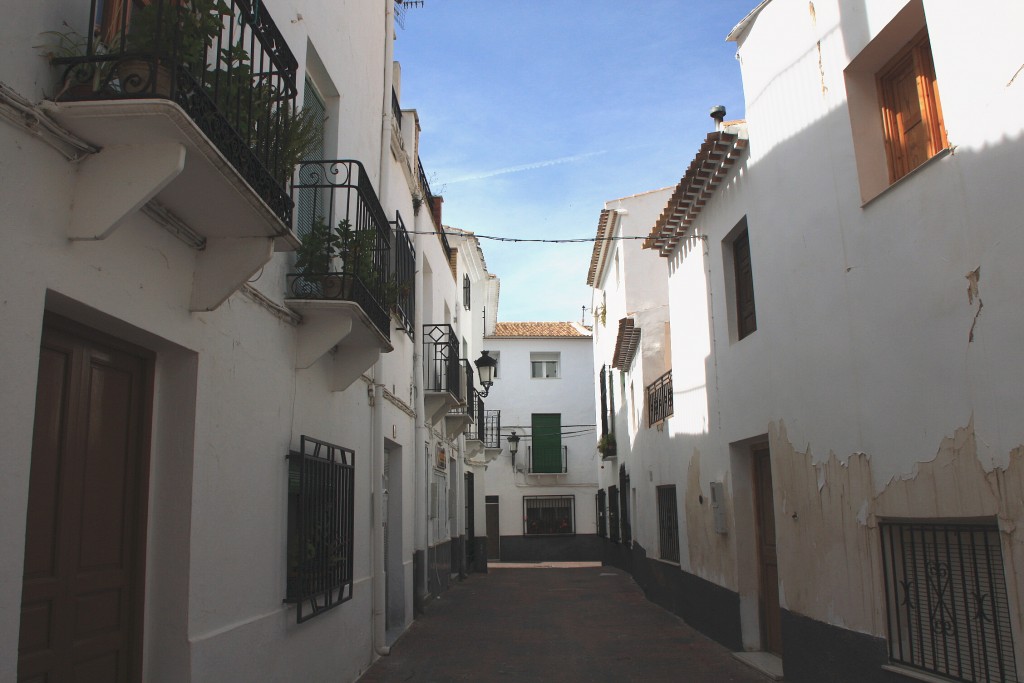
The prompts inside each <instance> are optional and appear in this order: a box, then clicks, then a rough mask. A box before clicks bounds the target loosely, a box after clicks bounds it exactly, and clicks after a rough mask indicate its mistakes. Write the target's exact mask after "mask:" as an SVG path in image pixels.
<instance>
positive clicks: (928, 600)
mask: <svg viewBox="0 0 1024 683" xmlns="http://www.w3.org/2000/svg"><path fill="white" fill-rule="evenodd" d="M880 529H881V536H882V559H883V562H884V568H883V569H884V574H885V596H886V613H887V619H888V629H889V657H890V659H891V660H892V661H893V662H894V663H897V664H900V665H903V666H908V667H912V668H914V669H918V670H920V671H925V672H928V673H932V674H936V675H939V676H944V677H946V678H950V679H952V680H955V681H965V682H971V683H973V682H975V681H1002V682H1004V683H1008V682H1016V681H1018V680H1019V679H1018V677H1017V665H1016V660H1015V656H1014V649H1013V648H1014V645H1013V634H1012V632H1011V628H1010V607H1009V602H1008V598H1007V593H1006V579H1005V576H1004V573H1003V559H1002V551H1001V548H1000V538H999V528H998V526H997V525H996V524H995V523H949V522H923V521H914V522H911V521H905V522H894V521H889V522H883V523H882V524H881V525H880Z"/></svg>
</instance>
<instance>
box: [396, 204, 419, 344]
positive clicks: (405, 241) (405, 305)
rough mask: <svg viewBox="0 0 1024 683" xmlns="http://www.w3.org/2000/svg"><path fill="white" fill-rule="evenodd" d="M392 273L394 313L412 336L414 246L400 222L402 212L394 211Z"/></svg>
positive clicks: (414, 283) (402, 223)
mask: <svg viewBox="0 0 1024 683" xmlns="http://www.w3.org/2000/svg"><path fill="white" fill-rule="evenodd" d="M394 225H395V248H394V250H393V251H394V260H395V263H394V273H395V284H396V286H397V290H398V291H397V297H396V301H395V308H394V311H395V315H397V316H398V319H399V320H400V321H401V322H402V328H403V329H404V330H405V332H406V334H408V335H409V336H410V337H412V336H413V329H414V328H413V325H414V322H413V317H414V314H415V312H416V286H415V285H416V248H415V247H414V246H413V244H412V239H410V238H409V233H408V232H407V231H406V229H405V223H404V222H402V214H400V213H398V212H397V211H396V212H395V221H394Z"/></svg>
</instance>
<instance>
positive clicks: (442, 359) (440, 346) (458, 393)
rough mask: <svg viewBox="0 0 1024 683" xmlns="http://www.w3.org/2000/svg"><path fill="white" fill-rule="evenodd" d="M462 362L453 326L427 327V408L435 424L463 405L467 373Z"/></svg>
mask: <svg viewBox="0 0 1024 683" xmlns="http://www.w3.org/2000/svg"><path fill="white" fill-rule="evenodd" d="M459 361H460V359H459V340H458V337H456V335H455V330H453V329H452V326H451V325H432V324H427V325H424V326H423V372H424V375H425V376H424V408H425V410H426V413H427V416H428V417H430V421H431V423H433V424H436V423H437V422H439V421H440V420H441V418H442V417H443V416H444V415H445V414H446V413H447V412H448V411H449V410H451V409H452V408H455V407H456V406H459V405H461V404H462V397H463V393H462V384H463V382H464V381H465V380H464V377H465V373H464V372H463V370H462V364H461V363H460V362H459Z"/></svg>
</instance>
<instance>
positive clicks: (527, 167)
mask: <svg viewBox="0 0 1024 683" xmlns="http://www.w3.org/2000/svg"><path fill="white" fill-rule="evenodd" d="M601 154H607V151H606V150H601V151H600V152H587V153H585V154H574V155H573V156H571V157H559V158H558V159H548V160H546V161H535V162H533V163H532V164H520V165H519V166H507V167H505V168H499V169H495V170H493V171H484V172H483V173H471V174H469V175H464V176H459V177H457V178H452V179H451V180H446V181H444V182H445V183H446V184H448V185H451V184H452V183H462V182H466V181H467V180H482V179H483V178H493V177H494V176H496V175H505V174H507V173H519V172H520V171H532V170H533V169H535V168H545V167H547V166H557V165H559V164H570V163H572V162H574V161H580V160H582V159H587V158H590V157H596V156H600V155H601Z"/></svg>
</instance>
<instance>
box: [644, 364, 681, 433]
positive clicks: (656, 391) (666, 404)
mask: <svg viewBox="0 0 1024 683" xmlns="http://www.w3.org/2000/svg"><path fill="white" fill-rule="evenodd" d="M674 412H675V406H674V405H673V398H672V371H671V370H669V371H668V372H666V373H665V374H664V375H662V376H661V377H659V378H658V379H656V380H654V381H653V382H651V384H650V386H648V387H647V426H648V427H653V426H654V425H656V424H658V423H659V422H661V421H662V420H664V419H665V418H667V417H669V416H671V415H672V414H673V413H674Z"/></svg>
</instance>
